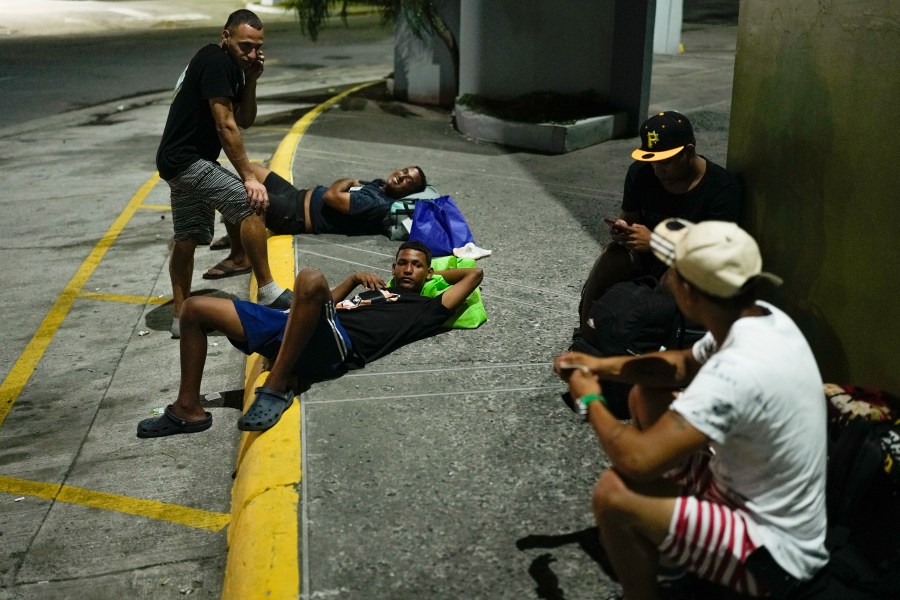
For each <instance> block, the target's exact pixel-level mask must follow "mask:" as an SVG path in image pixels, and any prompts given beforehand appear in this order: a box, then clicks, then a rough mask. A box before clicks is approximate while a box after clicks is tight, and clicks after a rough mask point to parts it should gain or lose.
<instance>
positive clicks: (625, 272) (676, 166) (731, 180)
mask: <svg viewBox="0 0 900 600" xmlns="http://www.w3.org/2000/svg"><path fill="white" fill-rule="evenodd" d="M640 135H641V147H640V148H637V149H636V150H635V151H634V152H632V153H631V157H632V158H633V159H634V161H635V162H634V163H632V165H631V167H629V169H628V174H627V175H626V177H625V192H624V195H623V197H622V209H621V212H620V213H619V215H618V217H616V218H612V217H611V218H609V219H607V225H609V227H610V230H609V232H610V237H612V243H610V244H608V245H607V246H606V247H604V248H603V251H602V252H601V254H600V256H599V257H598V258H597V260H596V262H595V263H594V266H593V267H592V268H591V272H590V274H589V275H588V278H587V281H586V283H585V285H584V290H583V292H582V296H581V304H580V306H579V310H578V314H579V321H580V323H579V324H580V325H581V326H582V327H584V325H585V323H586V322H587V321H588V317H589V313H590V309H591V305H592V304H593V303H594V301H595V300H596V299H597V298H599V297H600V296H602V295H603V293H604V292H605V291H606V290H607V289H609V287H610V286H612V285H613V284H615V283H618V282H620V281H626V280H628V279H634V278H635V277H639V276H642V275H652V276H653V277H656V278H659V277H660V276H661V275H662V274H663V272H665V270H666V268H665V266H664V265H663V264H662V263H660V262H659V261H658V260H656V258H655V257H654V256H653V254H652V253H651V252H650V232H651V231H653V228H654V227H656V225H658V224H659V223H660V222H661V221H662V220H663V219H667V218H670V217H678V218H681V219H687V220H689V221H694V222H699V221H707V220H718V221H735V222H736V221H737V219H738V216H739V215H740V210H741V186H740V183H739V182H738V180H737V179H736V178H735V177H734V176H733V175H730V174H729V173H728V172H726V171H725V169H723V168H722V167H720V166H719V165H717V164H715V163H714V162H712V161H711V160H709V159H707V158H705V157H703V156H701V155H699V154H697V151H696V141H695V139H694V130H693V127H692V126H691V122H690V121H689V120H688V118H687V117H685V116H684V115H682V114H681V113H677V112H675V111H666V112H661V113H659V114H656V115H653V116H652V117H650V118H649V119H647V120H646V121H644V123H643V124H642V125H641V128H640Z"/></svg>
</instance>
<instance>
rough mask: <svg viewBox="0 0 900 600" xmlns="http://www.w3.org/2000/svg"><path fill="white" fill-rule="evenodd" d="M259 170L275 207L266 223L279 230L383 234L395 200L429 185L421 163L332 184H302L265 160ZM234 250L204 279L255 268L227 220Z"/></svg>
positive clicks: (255, 168) (256, 167) (268, 212)
mask: <svg viewBox="0 0 900 600" xmlns="http://www.w3.org/2000/svg"><path fill="white" fill-rule="evenodd" d="M252 169H253V174H254V176H256V178H257V179H259V181H262V182H263V185H265V186H266V191H267V192H268V194H269V207H268V208H267V209H266V213H265V221H266V227H267V228H269V229H270V230H271V231H272V232H273V233H276V234H289V235H296V234H298V233H343V234H350V235H365V234H378V233H382V232H383V230H384V226H383V221H384V218H385V216H387V214H388V212H389V211H390V209H391V204H393V202H394V200H397V199H399V198H403V197H404V196H409V195H410V194H416V193H418V192H421V191H422V190H424V189H425V185H426V182H425V172H424V171H422V169H421V168H420V167H415V166H409V167H403V168H401V169H397V170H396V171H394V172H393V173H391V174H390V175H388V176H387V178H386V179H375V180H373V181H368V182H360V181H359V180H358V179H349V178H344V179H338V180H337V181H335V182H334V183H332V184H331V186H329V187H325V186H323V185H317V186H315V187H312V188H309V189H299V188H296V187H294V186H293V185H291V184H290V183H288V181H287V180H286V179H284V178H283V177H281V176H280V175H278V173H273V172H272V171H270V170H269V169H267V168H266V167H263V166H262V165H252ZM225 228H226V229H227V230H228V234H229V235H228V237H229V239H230V243H231V245H230V248H231V252H230V253H229V255H228V257H227V258H226V259H225V260H223V261H222V262H220V263H219V264H217V265H216V266H214V267H212V268H211V269H209V270H208V271H207V272H206V273H205V274H204V275H203V278H204V279H221V278H222V277H231V276H233V275H241V274H243V273H249V272H250V262H249V259H248V257H247V255H246V254H244V247H243V244H242V243H241V237H240V235H238V231H237V229H235V228H234V227H232V226H231V225H230V224H229V223H228V222H227V221H226V222H225Z"/></svg>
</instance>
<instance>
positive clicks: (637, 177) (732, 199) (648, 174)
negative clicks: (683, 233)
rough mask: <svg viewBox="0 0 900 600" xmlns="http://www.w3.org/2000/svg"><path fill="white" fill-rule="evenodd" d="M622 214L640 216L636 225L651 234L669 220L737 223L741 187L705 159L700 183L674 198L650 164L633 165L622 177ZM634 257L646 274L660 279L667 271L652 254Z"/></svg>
mask: <svg viewBox="0 0 900 600" xmlns="http://www.w3.org/2000/svg"><path fill="white" fill-rule="evenodd" d="M622 210H623V211H624V212H637V213H640V217H638V223H641V224H642V225H646V226H647V228H649V229H651V230H652V229H653V228H654V227H656V226H657V225H659V224H660V223H661V222H662V221H664V220H666V219H669V218H672V217H678V218H681V219H687V220H688V221H691V222H694V223H698V222H700V221H731V222H737V220H738V217H739V216H740V213H741V184H740V182H739V181H738V180H737V178H736V177H735V176H734V175H731V174H730V173H728V172H727V171H726V170H725V169H723V168H722V167H720V166H719V165H717V164H716V163H714V162H712V161H711V160H708V159H706V173H704V175H703V179H701V180H700V183H698V184H697V185H696V186H695V187H694V189H692V190H690V191H689V192H687V193H685V194H673V193H671V192H668V191H666V189H665V188H664V187H663V186H662V184H661V183H660V182H659V179H657V178H656V175H654V174H653V167H652V166H651V165H650V163H646V162H641V161H635V162H634V163H633V164H632V165H631V166H630V167H629V168H628V174H627V175H626V176H625V195H624V196H623V198H622ZM637 254H638V257H639V259H640V261H641V265H642V269H641V270H642V271H643V272H644V273H645V274H648V275H653V276H655V277H660V276H661V275H662V273H663V272H664V271H665V270H666V267H665V265H664V264H663V263H662V262H660V261H659V260H657V258H656V257H655V256H653V253H652V252H640V253H637Z"/></svg>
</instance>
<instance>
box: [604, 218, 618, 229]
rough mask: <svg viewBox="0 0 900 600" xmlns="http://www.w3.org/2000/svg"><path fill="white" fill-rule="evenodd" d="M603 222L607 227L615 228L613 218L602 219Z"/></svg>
mask: <svg viewBox="0 0 900 600" xmlns="http://www.w3.org/2000/svg"><path fill="white" fill-rule="evenodd" d="M603 222H604V223H606V224H607V225H609V226H610V227H615V226H616V219H615V218H613V217H603Z"/></svg>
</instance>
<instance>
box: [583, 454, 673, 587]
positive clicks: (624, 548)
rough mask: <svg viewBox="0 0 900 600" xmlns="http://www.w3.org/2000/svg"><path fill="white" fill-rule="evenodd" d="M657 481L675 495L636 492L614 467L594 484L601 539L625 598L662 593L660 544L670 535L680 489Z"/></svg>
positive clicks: (594, 506) (596, 514)
mask: <svg viewBox="0 0 900 600" xmlns="http://www.w3.org/2000/svg"><path fill="white" fill-rule="evenodd" d="M654 483H659V484H660V485H661V486H664V487H665V489H668V488H670V487H671V490H670V493H671V494H672V497H667V496H659V495H655V494H654V495H644V494H642V493H638V492H635V491H633V490H632V489H630V487H629V485H628V484H626V483H625V481H623V480H622V478H621V477H620V476H619V475H618V473H616V472H615V471H614V470H612V469H610V470H608V471H606V472H604V473H603V474H602V475H601V476H600V479H599V480H598V481H597V485H596V486H594V495H593V508H594V517H595V518H596V520H597V526H598V528H599V529H600V540H601V542H602V544H603V548H604V549H605V550H606V552H607V554H608V556H609V559H610V562H611V563H612V566H613V569H615V572H616V575H617V576H618V578H619V583H621V584H622V589H623V591H624V592H625V599H626V600H637V599H640V600H654V599H655V598H658V597H659V592H658V589H657V582H656V575H657V571H658V568H659V552H658V551H657V548H658V547H659V545H660V544H661V543H662V542H663V540H665V539H666V536H667V535H668V530H669V521H670V520H671V518H672V513H673V512H674V510H675V497H674V494H675V493H677V492H676V488H674V486H669V485H668V483H667V482H654ZM659 491H662V490H658V492H659Z"/></svg>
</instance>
